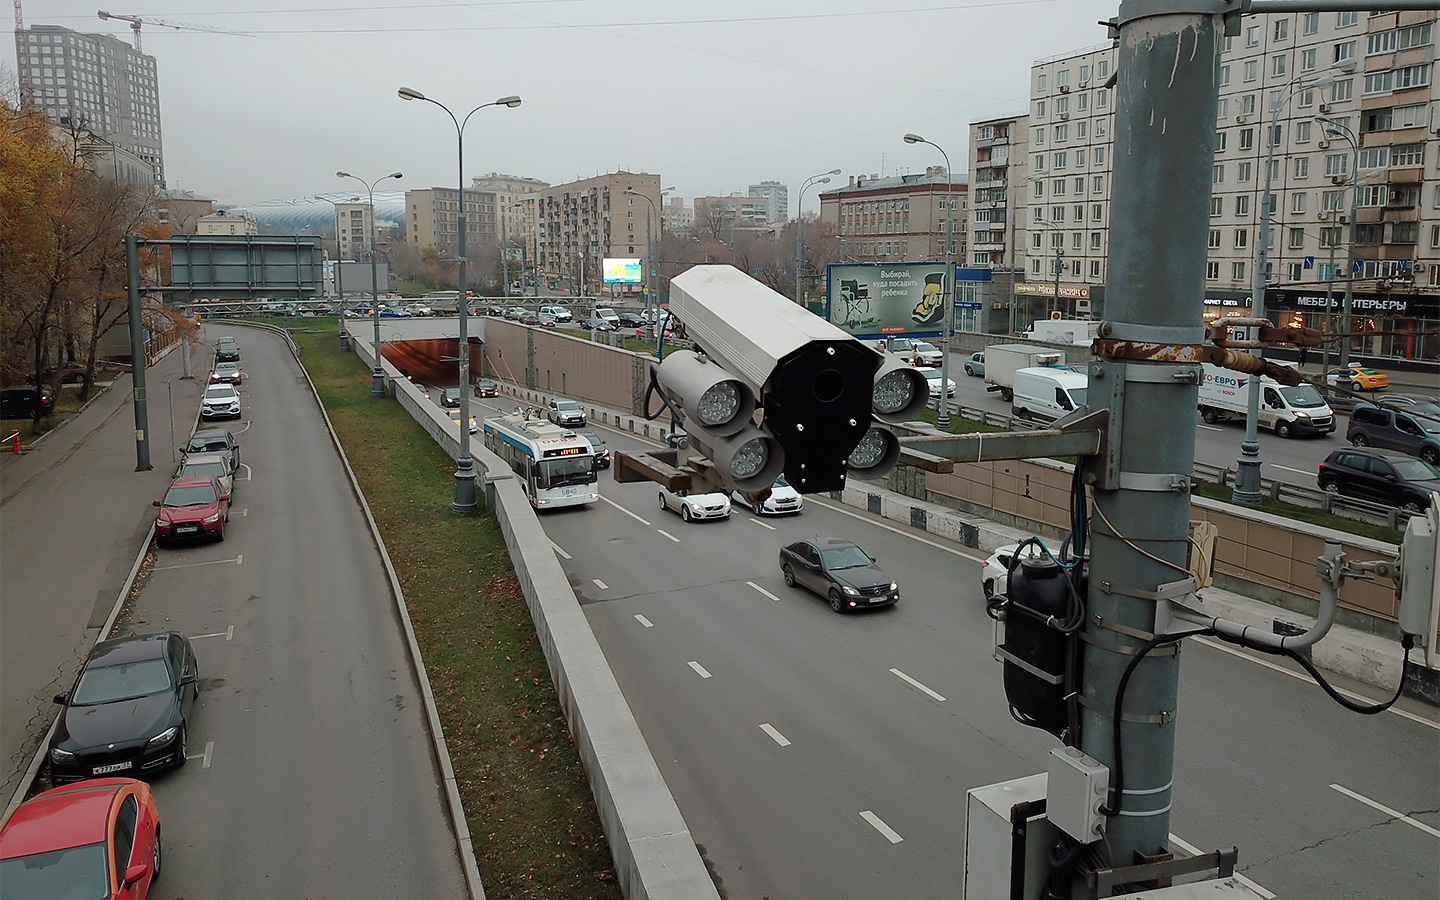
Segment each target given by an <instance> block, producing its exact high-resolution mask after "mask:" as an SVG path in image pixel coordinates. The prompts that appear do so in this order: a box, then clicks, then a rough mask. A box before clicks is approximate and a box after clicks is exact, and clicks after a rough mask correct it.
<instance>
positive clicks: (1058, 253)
mask: <svg viewBox="0 0 1440 900" xmlns="http://www.w3.org/2000/svg"><path fill="white" fill-rule="evenodd" d="M1055 236H1056V237H1058V238H1060V246H1058V247H1056V248H1055V308H1056V309H1059V310H1060V315H1062V316H1063V315H1065V310H1063V309H1060V270H1061V269H1063V268H1065V232H1063V231H1057V232H1056V233H1055Z"/></svg>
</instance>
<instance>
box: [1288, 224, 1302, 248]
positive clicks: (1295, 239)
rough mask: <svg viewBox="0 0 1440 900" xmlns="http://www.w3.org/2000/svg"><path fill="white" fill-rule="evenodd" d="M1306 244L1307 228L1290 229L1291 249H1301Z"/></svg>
mask: <svg viewBox="0 0 1440 900" xmlns="http://www.w3.org/2000/svg"><path fill="white" fill-rule="evenodd" d="M1304 246H1305V229H1303V228H1292V229H1290V249H1291V250H1300V249H1302V248H1303V247H1304Z"/></svg>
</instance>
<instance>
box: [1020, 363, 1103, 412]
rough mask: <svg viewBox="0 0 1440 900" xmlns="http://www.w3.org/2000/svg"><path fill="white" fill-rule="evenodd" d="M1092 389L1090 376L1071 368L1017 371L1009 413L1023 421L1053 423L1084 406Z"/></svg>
mask: <svg viewBox="0 0 1440 900" xmlns="http://www.w3.org/2000/svg"><path fill="white" fill-rule="evenodd" d="M1089 386H1090V378H1089V376H1087V375H1082V374H1081V373H1079V372H1074V371H1071V370H1070V369H1053V368H1028V369H1016V370H1015V398H1014V399H1013V400H1011V401H1010V404H1011V405H1010V411H1011V413H1013V414H1014V415H1015V416H1016V417H1017V418H1020V419H1038V420H1040V421H1044V422H1053V421H1055V420H1056V419H1058V418H1060V417H1061V416H1068V415H1069V414H1070V413H1072V412H1074V411H1075V410H1077V409H1079V408H1080V407H1082V406H1084V405H1085V392H1086V389H1087V388H1089Z"/></svg>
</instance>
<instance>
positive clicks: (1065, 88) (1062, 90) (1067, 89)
mask: <svg viewBox="0 0 1440 900" xmlns="http://www.w3.org/2000/svg"><path fill="white" fill-rule="evenodd" d="M1060 93H1062V94H1068V93H1070V85H1068V84H1062V85H1060Z"/></svg>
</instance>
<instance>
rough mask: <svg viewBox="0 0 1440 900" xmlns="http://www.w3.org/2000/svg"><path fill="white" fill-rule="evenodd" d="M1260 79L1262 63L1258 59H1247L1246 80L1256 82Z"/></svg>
mask: <svg viewBox="0 0 1440 900" xmlns="http://www.w3.org/2000/svg"><path fill="white" fill-rule="evenodd" d="M1259 77H1260V61H1259V60H1258V59H1247V60H1246V61H1245V80H1246V81H1254V80H1255V79H1256V78H1259Z"/></svg>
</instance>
